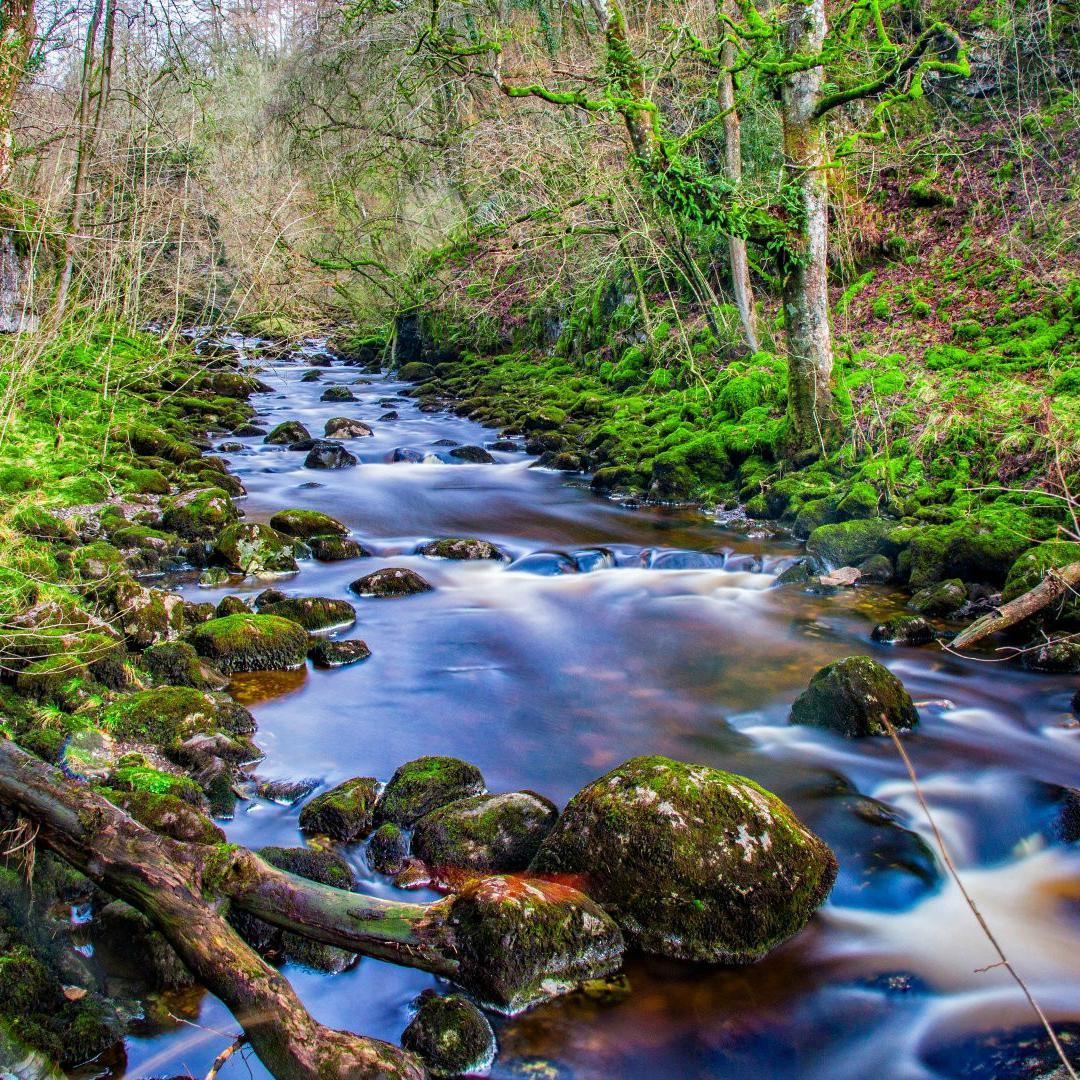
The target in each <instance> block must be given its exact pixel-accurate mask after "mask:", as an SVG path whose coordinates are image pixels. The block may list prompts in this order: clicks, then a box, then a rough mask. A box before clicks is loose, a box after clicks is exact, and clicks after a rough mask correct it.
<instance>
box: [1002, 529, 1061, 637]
mask: <svg viewBox="0 0 1080 1080" xmlns="http://www.w3.org/2000/svg"><path fill="white" fill-rule="evenodd" d="M1074 562H1080V544H1078V543H1072V542H1066V541H1061V540H1055V541H1050V542H1048V543H1045V544H1038V545H1036V546H1035V547H1032V548H1029V549H1028V550H1027V551H1025V552H1024V553H1023V554H1022V555H1020V556H1019V557H1018V558H1017V560H1016V561H1015V562H1014V563H1013V564H1012V566H1011V567H1009V573H1008V576H1007V577H1006V579H1005V587H1004V589H1003V590H1002V600H1003V601H1005V602H1006V603H1008V602H1009V601H1010V600H1015V599H1016V598H1017V597H1018V596H1022V595H1023V594H1024V593H1026V592H1027V591H1028V590H1029V589H1033V588H1035V586H1036V585H1038V584H1039V582H1040V581H1042V580H1043V578H1044V577H1045V576H1046V574H1047V572H1048V571H1050V570H1057V569H1061V568H1062V567H1064V566H1068V565H1069V564H1070V563H1074ZM1044 614H1045V617H1048V618H1049V619H1050V620H1051V621H1052V622H1054V623H1060V624H1061V625H1062V626H1064V627H1067V628H1072V627H1080V598H1078V597H1077V596H1076V595H1075V594H1073V593H1071V592H1068V591H1066V592H1065V593H1064V594H1063V595H1062V597H1061V599H1060V600H1058V601H1056V602H1055V603H1054V604H1053V605H1052V606H1051V607H1050V608H1049V609H1048V610H1047V611H1046V612H1045V613H1044Z"/></svg>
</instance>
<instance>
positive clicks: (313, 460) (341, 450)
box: [304, 439, 360, 469]
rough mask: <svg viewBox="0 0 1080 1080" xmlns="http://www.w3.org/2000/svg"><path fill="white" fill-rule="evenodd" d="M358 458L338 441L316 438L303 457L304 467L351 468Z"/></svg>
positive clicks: (358, 462)
mask: <svg viewBox="0 0 1080 1080" xmlns="http://www.w3.org/2000/svg"><path fill="white" fill-rule="evenodd" d="M359 464H360V459H359V458H358V457H357V456H356V455H355V454H350V453H349V451H348V450H346V449H345V447H344V446H342V445H341V444H340V443H336V442H328V441H326V440H324V439H317V440H316V441H315V445H314V446H312V448H311V449H310V450H309V451H308V455H307V457H306V458H304V468H305V469H351V468H352V467H353V466H354V465H359Z"/></svg>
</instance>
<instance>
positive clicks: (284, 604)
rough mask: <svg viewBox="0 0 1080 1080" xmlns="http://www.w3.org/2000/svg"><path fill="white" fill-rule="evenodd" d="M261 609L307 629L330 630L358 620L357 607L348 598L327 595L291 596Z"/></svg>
mask: <svg viewBox="0 0 1080 1080" xmlns="http://www.w3.org/2000/svg"><path fill="white" fill-rule="evenodd" d="M259 611H260V613H261V614H263V615H278V616H280V617H281V618H283V619H291V620H292V621H293V622H294V623H298V624H299V625H300V626H302V627H303V628H304V629H305V630H329V629H331V628H335V627H340V626H351V625H352V624H353V623H354V622H356V609H355V608H354V607H353V606H352V604H350V603H349V602H348V600H333V599H331V598H330V597H326V596H297V597H291V598H289V599H287V600H279V601H278V602H277V603H276V604H266V605H264V606H263V607H261V608H259Z"/></svg>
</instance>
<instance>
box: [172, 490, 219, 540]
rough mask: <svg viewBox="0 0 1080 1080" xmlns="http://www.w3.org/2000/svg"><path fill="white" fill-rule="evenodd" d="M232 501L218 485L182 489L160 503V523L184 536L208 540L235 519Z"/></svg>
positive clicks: (190, 538) (189, 538)
mask: <svg viewBox="0 0 1080 1080" xmlns="http://www.w3.org/2000/svg"><path fill="white" fill-rule="evenodd" d="M236 517H237V514H236V504H235V503H234V502H233V501H232V499H231V498H230V496H229V494H228V492H226V491H223V490H222V489H221V488H219V487H207V488H196V489H194V490H192V491H185V492H183V493H182V494H180V495H177V496H176V497H175V498H173V499H166V500H165V501H164V503H163V504H162V515H161V524H162V526H163V527H164V528H166V529H168V530H169V531H170V532H174V533H176V534H177V536H182V537H184V538H185V539H187V540H209V539H211V538H212V537H214V536H216V535H217V534H218V533H219V532H221V530H222V529H223V528H225V527H226V526H227V525H231V524H232V523H233V522H234V521H236Z"/></svg>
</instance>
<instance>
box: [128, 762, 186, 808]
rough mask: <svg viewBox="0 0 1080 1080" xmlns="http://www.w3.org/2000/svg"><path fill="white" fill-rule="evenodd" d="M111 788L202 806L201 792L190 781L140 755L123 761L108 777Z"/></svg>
mask: <svg viewBox="0 0 1080 1080" xmlns="http://www.w3.org/2000/svg"><path fill="white" fill-rule="evenodd" d="M108 784H109V786H110V787H112V788H115V789H116V790H117V791H130V792H146V793H148V794H150V795H167V796H170V797H172V798H174V799H179V800H180V801H181V802H185V803H187V804H188V805H189V806H200V805H202V802H203V797H202V792H201V791H200V790H199V786H198V784H196V783H195V781H194V780H192V779H191V777H189V776H181V775H180V774H179V773H176V772H165V771H163V770H162V769H156V768H153V767H151V766H150V765H149V764H148V763H147V761H146V759H145V758H144V757H143V756H142V755H141V754H131V755H127V756H126V757H125V758H122V759H121V762H120V764H119V766H118V767H117V768H115V769H113V771H112V772H111V773H110V774H109V777H108Z"/></svg>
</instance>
